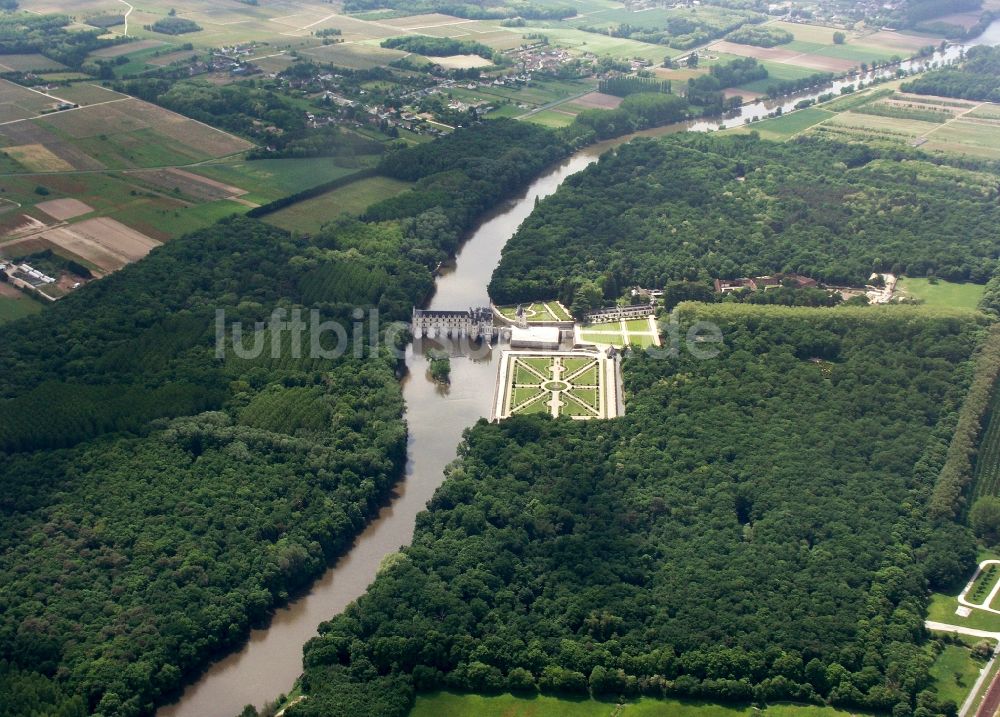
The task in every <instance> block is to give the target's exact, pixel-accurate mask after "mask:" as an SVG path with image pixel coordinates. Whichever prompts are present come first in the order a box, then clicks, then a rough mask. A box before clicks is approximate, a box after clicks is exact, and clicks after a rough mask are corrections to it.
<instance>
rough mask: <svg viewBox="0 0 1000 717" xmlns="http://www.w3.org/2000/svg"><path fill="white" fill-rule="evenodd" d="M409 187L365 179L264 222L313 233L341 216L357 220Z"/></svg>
mask: <svg viewBox="0 0 1000 717" xmlns="http://www.w3.org/2000/svg"><path fill="white" fill-rule="evenodd" d="M410 186H411V184H410V183H409V182H402V181H399V180H398V179H390V178H389V177H368V178H366V179H360V180H358V181H356V182H352V183H351V184H347V185H345V186H343V187H339V188H337V189H334V190H333V191H331V192H327V193H326V194H323V195H321V196H319V197H314V198H313V199H307V200H305V201H302V202H298V203H297V204H293V205H291V206H290V207H285V208H284V209H281V210H279V211H277V212H275V213H274V214H269V215H267V216H266V217H264V221H265V222H267V223H268V224H273V225H274V226H276V227H280V228H282V229H287V230H288V231H299V232H307V233H313V232H317V231H319V230H320V229H321V228H322V227H323V225H324V224H326V223H327V222H329V221H331V220H333V219H336V218H337V217H339V216H340V215H341V214H349V215H351V216H357V215H359V214H361V213H362V212H364V211H365V209H367V208H368V207H370V206H371V205H372V204H374V203H375V202H378V201H381V200H383V199H388V198H389V197H394V196H396V195H397V194H399V193H401V192H404V191H406V190H407V189H409V188H410Z"/></svg>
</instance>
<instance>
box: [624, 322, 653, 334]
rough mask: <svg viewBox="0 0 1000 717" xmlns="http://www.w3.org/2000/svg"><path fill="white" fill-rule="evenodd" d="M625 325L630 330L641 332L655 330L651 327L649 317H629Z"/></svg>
mask: <svg viewBox="0 0 1000 717" xmlns="http://www.w3.org/2000/svg"><path fill="white" fill-rule="evenodd" d="M625 327H626V328H627V329H628V330H629V331H639V332H640V333H649V332H650V331H654V330H655V329H653V328H651V327H650V325H649V319H629V320H628V321H626V322H625Z"/></svg>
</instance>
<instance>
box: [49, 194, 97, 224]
mask: <svg viewBox="0 0 1000 717" xmlns="http://www.w3.org/2000/svg"><path fill="white" fill-rule="evenodd" d="M35 208H36V209H39V210H41V211H43V212H45V213H46V214H48V215H49V216H50V217H52V218H53V219H55V220H56V221H60V222H64V221H66V220H67V219H74V218H76V217H80V216H83V215H84V214H90V212H92V211H94V208H93V207H91V206H90V205H88V204H84V203H83V202H81V201H80V200H79V199H74V198H72V197H67V198H66V199H51V200H49V201H47V202H39V203H38V204H37V205H35Z"/></svg>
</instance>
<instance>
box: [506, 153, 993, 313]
mask: <svg viewBox="0 0 1000 717" xmlns="http://www.w3.org/2000/svg"><path fill="white" fill-rule="evenodd" d="M900 154H901V153H899V152H896V151H890V150H885V151H882V150H878V149H873V148H870V147H866V146H863V145H857V144H852V145H847V144H837V143H831V142H828V141H824V140H812V139H803V140H797V141H792V142H788V143H773V142H766V141H762V140H760V139H758V138H757V137H756V136H755V135H747V136H735V137H725V138H716V137H713V136H709V135H695V134H686V135H674V136H672V137H670V138H666V139H663V140H659V141H654V140H638V141H634V142H631V143H629V144H627V145H624V146H622V147H619V148H618V149H616V150H615V151H613V152H609V153H608V154H606V155H604V156H603V157H602V158H601V161H600V162H598V163H597V164H595V165H593V166H591V167H590V168H588V169H587V170H586V171H584V172H581V173H579V174H577V175H576V176H573V177H570V178H569V179H568V180H567V181H566V183H565V185H564V186H563V187H562V188H561V189H560V191H559V192H557V193H556V194H555V195H553V196H552V197H549V198H547V199H545V200H544V201H542V202H541V203H540V205H539V207H538V209H537V210H536V211H535V212H534V213H532V215H531V216H530V217H529V218H528V219H527V220H526V221H525V223H524V224H523V225H522V226H521V228H520V230H519V231H518V233H517V234H516V235H515V236H514V237H513V238H512V239H511V240H510V242H508V244H507V246H506V248H505V249H504V252H503V257H502V259H501V262H500V266H499V267H498V269H497V271H496V272H495V274H494V276H493V280H492V282H491V284H490V296H492V297H493V299H494V300H495V301H497V302H498V303H518V302H524V301H530V300H535V299H542V298H553V296H555V297H557V298H560V299H561V300H562V301H563V302H564V303H566V304H567V305H570V304H571V303H573V297H574V294H575V293H576V291H577V290H578V289H579V288H580V287H581V286H582V285H585V284H588V283H595V282H596V283H597V284H598V285H599V286H600V287H601V289H602V290H603V292H604V296H605V298H608V299H611V298H617V297H619V296H621V294H622V292H623V290H624V289H625V288H627V287H629V286H634V285H636V284H638V285H641V286H647V287H653V288H662V287H663V286H664V285H666V284H668V283H669V282H671V281H675V280H696V281H708V280H710V279H712V278H715V277H722V278H735V277H739V276H760V275H762V274H768V273H772V272H794V273H799V274H804V275H806V276H810V277H813V278H815V279H818V280H822V281H825V282H828V283H833V284H849V285H859V284H862V283H863V282H864V281H865V280H866V279H867V278H868V276H869V275H870V273H871V272H872V271H879V270H882V271H891V272H893V273H895V274H907V275H910V276H926V275H936V276H939V277H941V278H945V279H949V280H954V281H975V282H985V281H986V280H987V279H988V278H989V277H990V276H991V275H992V273H993V270H994V268H995V264H996V261H995V257H996V255H997V251H998V250H1000V238H998V236H997V233H996V231H995V227H996V226H997V222H998V221H1000V207H998V205H997V197H998V195H997V178H996V176H995V175H993V174H988V173H984V172H974V171H968V170H962V169H957V168H955V167H952V166H948V165H947V164H944V163H940V164H939V163H935V162H943V161H944V160H937V159H935V160H931V159H930V158H928V157H925V156H923V155H919V154H917V153H915V152H914V153H910V155H909V156H907V155H906V154H905V153H902V156H900Z"/></svg>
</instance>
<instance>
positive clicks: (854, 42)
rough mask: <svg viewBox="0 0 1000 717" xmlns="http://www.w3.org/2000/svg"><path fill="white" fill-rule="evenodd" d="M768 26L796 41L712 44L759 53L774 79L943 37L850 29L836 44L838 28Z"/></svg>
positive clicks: (835, 67)
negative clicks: (766, 44) (763, 44)
mask: <svg viewBox="0 0 1000 717" xmlns="http://www.w3.org/2000/svg"><path fill="white" fill-rule="evenodd" d="M767 26H768V27H773V28H775V29H781V30H787V31H788V32H790V33H791V34H792V35H793V36H794V38H795V39H794V41H792V42H790V43H787V44H784V45H778V46H776V47H756V46H754V45H742V44H739V43H735V42H729V41H727V40H720V41H718V42H715V43H713V44H711V45H709V47H708V50H709V51H710V52H712V53H725V54H727V55H738V56H741V57H755V58H757V59H758V60H761V61H763V62H764V63H765V66H766V67H767V68H768V71H769V72H770V73H771V79H772V80H773V79H798V78H800V77H805V76H808V75H810V74H813V73H816V72H835V73H839V72H845V71H847V70H850V69H851V68H854V67H857V66H858V65H860V64H861V63H862V62H865V63H871V62H873V61H879V62H881V61H885V60H888V59H890V58H892V57H901V58H903V57H909V56H911V55H913V54H914V53H915V52H916V51H917V50H918V49H920V48H921V47H924V46H926V45H930V44H935V43H936V42H939V41H940V39H941V38H934V37H930V36H926V35H923V36H916V35H907V34H905V33H900V32H888V31H887V32H879V33H875V34H869V35H863V34H860V33H855V32H848V33H847V41H846V42H845V43H844V44H842V45H837V44H834V42H833V33H834V32H835V31H836V28H832V27H825V26H822V25H801V24H799V23H789V22H781V21H776V22H770V23H767ZM766 83H767V80H764V81H762V82H760V83H753V84H757V85H760V87H755V86H747V87H746V88H745V89H749V90H751V91H763V90H762V89H761V87H765V86H766Z"/></svg>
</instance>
